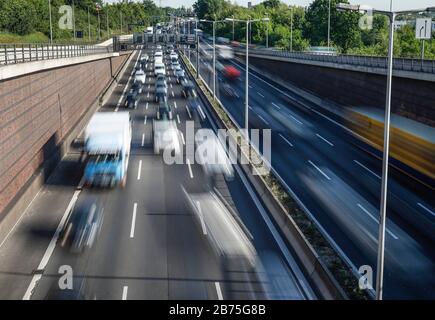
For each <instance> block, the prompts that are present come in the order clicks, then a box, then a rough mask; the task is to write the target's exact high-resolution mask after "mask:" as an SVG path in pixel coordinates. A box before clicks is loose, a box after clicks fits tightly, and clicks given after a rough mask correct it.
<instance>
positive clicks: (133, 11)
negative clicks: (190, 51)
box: [0, 0, 173, 42]
mask: <svg viewBox="0 0 435 320" xmlns="http://www.w3.org/2000/svg"><path fill="white" fill-rule="evenodd" d="M73 4H74V6H73ZM63 5H69V6H73V8H74V18H75V19H74V21H75V29H76V31H82V33H83V40H84V41H86V40H88V39H89V35H91V39H92V41H95V40H97V39H98V38H99V36H98V35H99V34H100V35H101V37H100V38H108V37H109V36H111V35H114V34H120V33H121V31H122V33H132V32H134V31H138V30H143V29H144V28H145V27H146V26H149V25H152V24H154V23H157V22H158V21H160V20H164V19H166V17H167V14H168V13H170V12H172V11H173V9H171V8H159V7H157V6H156V5H155V4H154V2H153V1H152V0H144V1H142V2H140V3H139V2H131V3H114V4H105V3H103V1H102V0H51V17H52V27H53V40H54V41H57V42H61V41H70V40H71V39H72V38H73V30H68V29H62V28H60V27H59V23H58V22H59V19H61V17H62V15H64V13H62V12H61V13H59V8H60V7H61V6H63ZM97 5H98V6H99V8H100V10H97ZM88 12H89V15H88ZM98 16H99V18H100V19H98ZM121 20H122V30H121ZM88 22H89V23H88ZM138 22H143V24H144V25H143V26H142V25H136V24H137V23H138ZM129 25H130V29H129V28H128V27H129ZM89 26H90V28H89ZM89 29H90V33H89ZM108 30H109V31H108ZM99 31H100V32H99ZM1 32H3V33H11V34H16V35H20V36H25V35H28V34H31V33H33V32H39V33H43V34H44V35H46V36H47V37H49V36H50V15H49V1H48V0H2V1H0V33H1Z"/></svg>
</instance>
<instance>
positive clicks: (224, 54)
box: [216, 45, 234, 60]
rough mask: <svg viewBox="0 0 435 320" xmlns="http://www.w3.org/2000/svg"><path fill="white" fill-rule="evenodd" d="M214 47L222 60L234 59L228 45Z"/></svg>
mask: <svg viewBox="0 0 435 320" xmlns="http://www.w3.org/2000/svg"><path fill="white" fill-rule="evenodd" d="M216 49H217V55H218V57H219V59H223V60H228V59H234V52H233V49H232V48H231V47H230V46H226V45H217V46H216Z"/></svg>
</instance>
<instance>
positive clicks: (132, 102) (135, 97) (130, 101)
mask: <svg viewBox="0 0 435 320" xmlns="http://www.w3.org/2000/svg"><path fill="white" fill-rule="evenodd" d="M138 103H139V94H138V92H137V91H135V90H133V91H131V92H129V93H128V94H127V98H126V99H125V107H127V108H132V109H133V108H136V107H137V105H138Z"/></svg>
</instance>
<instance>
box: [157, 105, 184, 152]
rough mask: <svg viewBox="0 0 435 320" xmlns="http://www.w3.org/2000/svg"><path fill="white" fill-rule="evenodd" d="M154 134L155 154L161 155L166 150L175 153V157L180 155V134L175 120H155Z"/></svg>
mask: <svg viewBox="0 0 435 320" xmlns="http://www.w3.org/2000/svg"><path fill="white" fill-rule="evenodd" d="M165 112H166V111H165ZM153 133H154V153H155V154H159V153H160V152H161V151H164V150H169V151H171V152H174V153H175V155H179V154H180V152H181V142H180V133H179V132H178V129H177V124H176V123H175V121H174V120H163V119H162V120H154V121H153Z"/></svg>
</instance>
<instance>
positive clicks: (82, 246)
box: [61, 197, 104, 253]
mask: <svg viewBox="0 0 435 320" xmlns="http://www.w3.org/2000/svg"><path fill="white" fill-rule="evenodd" d="M103 210H104V209H103V206H102V204H101V203H100V202H99V201H98V199H97V198H96V197H92V198H88V199H86V200H85V201H83V202H81V203H79V204H78V205H77V206H76V207H75V208H74V209H73V211H72V212H71V214H70V216H69V217H68V221H67V223H66V224H65V229H64V231H63V232H62V238H61V239H62V242H61V243H62V246H68V247H69V248H70V251H71V252H73V253H81V252H83V251H85V250H87V249H90V248H92V246H93V245H94V243H95V241H96V239H97V237H98V234H99V233H100V230H101V226H102V224H103Z"/></svg>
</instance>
